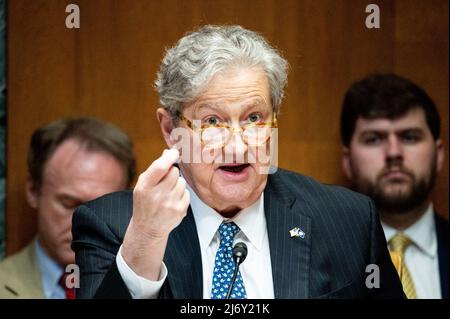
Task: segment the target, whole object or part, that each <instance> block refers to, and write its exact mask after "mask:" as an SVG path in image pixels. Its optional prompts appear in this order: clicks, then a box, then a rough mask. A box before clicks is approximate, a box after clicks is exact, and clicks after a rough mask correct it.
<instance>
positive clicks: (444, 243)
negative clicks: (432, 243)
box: [434, 214, 449, 299]
mask: <svg viewBox="0 0 450 319" xmlns="http://www.w3.org/2000/svg"><path fill="white" fill-rule="evenodd" d="M434 220H435V221H436V237H437V243H438V259H439V273H440V278H441V293H442V298H443V299H448V267H449V263H448V255H449V251H448V248H449V247H448V232H449V228H448V227H449V225H448V221H447V220H445V219H444V218H442V217H439V216H438V215H437V214H435V215H434Z"/></svg>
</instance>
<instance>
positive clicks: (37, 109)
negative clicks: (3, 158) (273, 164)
mask: <svg viewBox="0 0 450 319" xmlns="http://www.w3.org/2000/svg"><path fill="white" fill-rule="evenodd" d="M69 3H76V4H78V5H79V7H80V11H81V28H80V29H67V28H66V27H65V19H66V16H67V13H66V12H65V8H66V5H67V4H69ZM369 3H376V4H378V5H379V6H380V9H381V28H380V29H367V28H366V27H365V19H366V16H367V13H366V12H365V8H366V6H367V5H368V4H369ZM224 23H227V24H240V25H242V26H244V27H247V28H249V29H252V30H255V31H259V32H261V33H262V34H263V35H264V36H265V37H266V38H267V39H268V40H269V41H270V42H271V43H272V44H274V45H275V46H277V47H278V48H279V49H280V50H282V52H283V53H284V55H285V57H286V58H287V59H288V60H289V62H290V75H289V84H288V88H287V96H286V99H285V101H284V104H283V106H282V112H281V116H280V119H279V123H280V129H279V137H280V149H279V151H280V153H279V163H280V166H281V167H284V168H288V169H291V170H294V171H298V172H302V173H304V174H307V175H310V176H313V177H315V178H317V179H319V180H321V181H323V182H326V183H334V184H343V185H347V183H346V181H345V178H344V177H343V174H342V172H341V168H340V149H341V146H340V140H339V133H338V132H339V123H338V119H339V113H340V105H341V101H342V97H343V95H344V92H345V91H346V89H347V88H348V86H349V85H350V84H351V83H352V82H354V81H355V80H357V79H360V78H362V77H363V76H365V75H367V74H368V73H370V72H397V73H399V74H401V75H404V76H406V77H409V78H410V79H412V80H413V81H415V82H417V83H418V84H420V85H421V86H423V87H424V88H425V89H426V90H427V91H428V92H429V94H430V95H431V96H432V98H433V99H434V100H435V102H436V103H437V105H438V107H439V111H440V113H441V116H442V122H443V136H444V140H445V145H446V147H448V102H449V101H448V84H449V83H448V58H449V56H448V1H447V0H402V1H399V0H397V1H394V0H386V1H378V0H375V1H368V0H366V1H361V0H352V1H347V0H320V1H313V0H304V1H302V0H283V1H278V0H245V1H243V0H186V1H180V0H164V1H162V0H161V1H160V0H126V1H125V0H71V1H65V0H33V1H29V0H14V1H9V2H8V43H7V44H8V172H7V173H8V175H7V216H6V217H7V228H6V230H7V233H6V236H7V252H8V253H9V254H10V253H12V252H15V251H17V250H18V249H19V248H20V247H22V246H24V245H25V244H26V242H27V241H28V240H29V239H30V238H31V237H32V236H33V234H34V232H35V213H34V212H33V211H32V210H30V209H29V208H28V206H27V204H26V202H25V197H24V181H25V177H26V165H25V160H26V152H27V147H28V142H29V138H30V135H31V133H32V132H33V130H34V129H36V128H37V127H38V126H40V125H42V124H44V123H47V122H49V121H51V120H54V119H56V118H59V117H62V116H67V115H89V116H96V117H99V118H102V119H105V120H108V121H111V122H113V123H115V124H116V125H118V126H119V127H121V128H123V129H124V130H125V131H126V132H128V133H129V134H130V136H131V137H132V138H133V140H134V142H135V146H136V153H137V156H138V167H139V170H140V171H142V170H144V169H145V168H146V167H147V165H149V164H150V163H151V162H152V160H154V159H155V158H156V157H157V156H158V155H159V154H160V152H161V150H162V149H163V147H164V143H163V140H162V138H161V135H160V132H159V128H158V125H157V122H156V118H155V110H156V108H157V106H158V96H157V94H156V92H155V91H154V89H153V87H152V86H153V81H154V79H155V74H156V71H157V67H158V64H159V62H160V60H161V58H162V55H163V53H164V49H165V47H167V46H169V45H172V44H173V43H174V42H175V41H176V40H177V39H179V38H180V37H181V36H182V35H183V34H184V33H185V32H187V31H189V30H192V29H193V28H195V27H196V26H199V25H203V24H224ZM447 149H448V148H447ZM447 155H448V151H447ZM447 194H448V160H446V165H445V169H444V171H443V172H442V174H441V176H440V177H439V180H438V184H437V187H436V189H435V193H434V195H433V196H434V199H435V205H436V206H437V209H438V211H439V212H440V213H441V214H442V215H444V216H447V215H448V195H447Z"/></svg>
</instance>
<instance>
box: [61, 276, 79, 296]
mask: <svg viewBox="0 0 450 319" xmlns="http://www.w3.org/2000/svg"><path fill="white" fill-rule="evenodd" d="M67 275H68V274H66V273H64V274H63V275H62V276H61V279H60V280H59V284H60V285H61V287H62V288H63V289H64V292H65V293H66V299H75V288H68V287H67V285H66V278H67ZM71 281H72V282H71V283H72V284H75V279H74V278H71Z"/></svg>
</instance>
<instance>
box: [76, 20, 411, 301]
mask: <svg viewBox="0 0 450 319" xmlns="http://www.w3.org/2000/svg"><path fill="white" fill-rule="evenodd" d="M286 80H287V62H286V61H285V60H284V59H283V58H282V57H281V55H280V54H279V53H278V52H277V51H276V50H275V49H274V48H272V47H271V46H270V45H269V44H268V43H267V42H266V41H265V39H264V38H263V37H261V36H260V35H259V34H257V33H255V32H252V31H249V30H246V29H244V28H242V27H240V26H204V27H202V28H200V29H199V30H197V31H195V32H192V33H189V34H187V35H186V36H185V37H183V38H182V39H181V40H179V41H178V43H177V44H176V45H175V46H174V47H173V48H171V49H169V50H168V51H167V53H166V55H165V57H164V58H163V60H162V63H161V66H160V70H159V72H158V77H157V80H156V87H157V90H158V92H159V95H160V103H161V108H159V109H158V110H157V118H158V121H159V124H160V127H161V131H162V134H163V136H164V139H165V141H166V143H167V145H168V148H169V149H168V150H164V151H163V154H162V155H161V157H160V158H158V159H156V160H155V161H154V162H153V163H152V164H151V165H150V167H149V168H148V169H147V170H146V171H145V172H143V173H142V174H141V175H140V176H139V179H138V182H137V184H136V187H135V188H134V190H133V192H132V193H131V192H118V193H114V194H109V195H106V196H104V197H101V198H99V199H97V200H94V201H91V202H89V203H87V204H85V205H82V206H80V207H79V208H77V210H76V212H75V215H74V219H73V228H72V232H73V242H72V247H73V249H74V250H75V252H76V260H77V264H78V265H79V266H80V270H81V281H80V288H79V289H78V290H77V297H78V298H182V299H185V298H196V299H199V298H207V299H209V298H211V299H225V298H233V299H234V298H235V299H241V298H242V299H244V298H403V296H404V295H403V292H402V287H401V284H400V281H399V279H398V276H397V273H396V270H395V268H394V266H393V265H392V262H391V261H390V257H389V254H388V251H387V248H386V241H385V237H384V235H383V232H382V230H381V226H380V222H379V219H378V215H377V213H376V210H375V208H374V206H373V203H372V202H371V201H370V200H369V199H368V198H367V197H364V196H362V195H359V194H356V193H353V192H351V191H348V190H345V189H343V188H339V187H333V186H326V185H322V184H320V183H318V182H316V181H314V180H313V179H311V178H309V177H306V176H303V175H300V174H296V173H293V172H288V171H285V170H282V169H278V170H276V172H273V170H272V171H271V170H270V169H266V168H267V165H269V164H268V163H267V161H265V160H262V159H264V155H267V153H268V152H269V153H270V152H274V150H273V148H272V147H270V145H271V144H273V143H272V142H273V140H274V139H275V137H274V136H273V134H274V132H275V131H276V127H277V120H276V117H277V113H278V112H279V108H280V105H281V101H282V98H283V91H284V86H285V84H286ZM180 130H181V132H185V134H180ZM175 131H177V134H174V132H175ZM180 137H181V138H180ZM197 155H198V156H197Z"/></svg>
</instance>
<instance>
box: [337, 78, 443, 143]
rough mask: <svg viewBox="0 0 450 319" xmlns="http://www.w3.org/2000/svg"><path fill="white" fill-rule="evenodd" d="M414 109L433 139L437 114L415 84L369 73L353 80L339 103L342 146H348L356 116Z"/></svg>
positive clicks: (393, 114) (399, 113) (436, 132)
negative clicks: (418, 113) (421, 115)
mask: <svg viewBox="0 0 450 319" xmlns="http://www.w3.org/2000/svg"><path fill="white" fill-rule="evenodd" d="M414 108H420V109H422V110H423V111H424V113H425V118H426V121H427V125H428V128H429V129H430V131H431V134H432V135H433V138H434V140H437V139H438V138H439V136H440V133H441V132H440V131H441V123H440V117H439V113H438V111H437V109H436V106H435V104H434V102H433V101H432V100H431V98H430V97H429V96H428V95H427V93H426V92H425V91H424V90H423V89H422V88H420V87H419V86H418V85H416V84H414V83H413V82H411V81H410V80H408V79H405V78H403V77H400V76H398V75H395V74H372V75H369V76H367V77H366V78H364V79H362V80H360V81H358V82H355V83H353V84H352V85H351V86H350V88H349V89H348V91H347V93H346V94H345V97H344V101H343V104H342V112H341V139H342V143H343V145H345V146H349V145H350V142H351V139H352V136H353V133H354V132H355V126H356V121H357V120H358V118H359V117H362V118H365V119H376V118H388V119H397V118H399V117H401V116H403V115H405V114H406V113H407V112H408V111H410V110H411V109H414Z"/></svg>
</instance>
